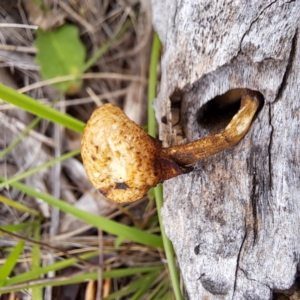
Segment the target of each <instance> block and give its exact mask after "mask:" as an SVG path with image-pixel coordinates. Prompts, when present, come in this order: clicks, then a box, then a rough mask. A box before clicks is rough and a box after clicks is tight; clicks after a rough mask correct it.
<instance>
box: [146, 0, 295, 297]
mask: <svg viewBox="0 0 300 300" xmlns="http://www.w3.org/2000/svg"><path fill="white" fill-rule="evenodd" d="M152 6H153V24H154V27H155V29H156V31H157V32H158V34H159V36H160V39H161V41H162V44H163V49H164V53H163V59H162V65H161V70H162V78H161V90H160V92H159V94H158V97H157V99H156V102H155V108H156V116H157V120H159V121H160V129H159V130H160V139H161V140H162V141H163V146H164V147H169V146H174V145H176V144H177V143H179V142H180V141H181V140H182V139H186V140H187V141H193V140H196V139H199V138H202V137H204V136H207V135H210V134H214V133H215V132H217V131H218V130H219V126H221V123H222V122H223V121H219V119H218V116H223V115H225V120H226V118H227V114H230V111H231V108H229V109H228V111H227V110H226V105H225V102H226V101H227V100H229V101H230V100H232V101H233V102H234V101H235V99H234V98H235V96H234V95H235V91H237V90H239V89H241V88H248V89H250V90H254V91H258V92H260V93H261V95H262V96H263V98H264V106H263V107H262V109H261V111H260V112H259V114H258V117H257V118H256V120H255V122H254V123H253V124H252V126H251V128H250V130H249V132H248V133H247V135H246V136H245V137H244V139H242V141H241V142H240V143H239V144H237V145H236V146H235V147H232V148H230V149H228V150H225V151H223V152H221V153H218V154H216V155H214V156H211V157H209V158H205V159H203V160H201V161H200V162H199V163H197V164H196V165H195V169H194V171H193V172H191V173H189V174H186V175H184V176H179V177H176V178H173V179H170V180H168V181H166V182H165V183H164V199H165V202H164V207H163V211H162V214H163V216H162V217H163V223H164V225H165V229H166V233H167V235H168V237H169V238H170V239H171V241H172V243H173V245H174V249H175V252H176V254H177V258H178V262H179V266H180V269H181V273H182V276H183V279H184V282H185V286H186V289H187V292H188V294H189V297H190V299H218V300H219V299H256V300H260V299H261V300H265V299H272V298H274V299H276V295H278V293H279V291H280V290H287V289H289V288H290V287H291V286H292V285H293V284H294V282H295V280H296V277H297V272H298V265H299V257H300V225H299V224H300V218H299V217H300V209H299V201H300V180H299V178H300V142H299V136H300V113H299V112H300V96H299V94H300V89H299V86H300V76H299V74H300V39H299V24H300V2H299V1H246V0H242V1H239V2H238V4H237V3H236V2H235V1H208V0H207V1H206V0H201V1H191V0H184V1H178V0H166V1H157V0H152ZM210 101H212V102H210ZM222 104H224V110H223V109H222ZM233 105H234V104H233ZM215 107H217V109H218V113H217V114H215V113H214V111H213V110H214V108H215ZM232 109H233V110H234V107H233V108H232ZM175 111H177V112H178V111H179V118H178V115H176V118H172V113H173V112H175ZM174 119H176V121H175V122H176V123H175V122H172V121H174Z"/></svg>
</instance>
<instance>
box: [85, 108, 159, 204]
mask: <svg viewBox="0 0 300 300" xmlns="http://www.w3.org/2000/svg"><path fill="white" fill-rule="evenodd" d="M157 142H158V141H155V140H154V139H153V138H152V137H150V136H149V135H148V134H147V133H146V132H145V131H144V130H143V129H141V128H140V127H139V126H138V125H137V124H135V123H134V122H133V121H131V120H130V119H129V118H128V117H127V116H126V115H125V114H124V113H123V111H122V110H121V109H120V108H118V107H117V106H114V105H112V104H104V105H103V106H101V107H99V108H97V109H96V110H95V111H94V112H93V114H92V116H91V118H90V119H89V121H88V122H87V125H86V126H85V129H84V133H83V137H82V141H81V156H82V160H83V164H84V167H85V169H86V172H87V175H88V178H89V179H90V181H91V182H92V184H93V185H94V186H95V187H96V188H97V189H98V190H99V191H100V192H101V193H102V194H104V195H105V196H106V197H107V198H108V199H110V200H113V201H116V202H119V203H122V202H132V201H135V200H138V199H140V198H142V197H143V196H144V195H145V194H146V193H147V191H148V190H149V189H150V188H151V187H153V186H155V185H157V184H158V183H159V182H160V181H161V179H160V176H159V174H158V172H157V171H156V170H155V166H156V161H157V156H158V155H159V152H160V150H161V145H160V144H159V145H160V147H158V144H157Z"/></svg>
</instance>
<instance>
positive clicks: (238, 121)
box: [162, 94, 259, 166]
mask: <svg viewBox="0 0 300 300" xmlns="http://www.w3.org/2000/svg"><path fill="white" fill-rule="evenodd" d="M258 107H259V101H258V99H257V98H256V97H255V96H254V95H250V94H246V95H244V96H243V97H242V100H241V107H240V109H239V111H238V112H237V113H236V114H235V115H234V117H233V118H232V120H231V121H230V123H229V124H228V126H227V127H226V128H225V129H224V130H223V131H222V132H220V133H217V134H214V135H211V136H207V137H204V138H201V139H199V140H196V141H193V142H190V143H187V144H185V145H177V146H172V147H169V148H163V149H162V154H163V156H166V157H169V158H170V159H172V160H174V161H175V162H176V163H177V164H178V165H179V166H186V165H190V164H194V163H195V162H197V161H199V160H200V159H203V158H206V157H209V156H211V155H213V154H216V153H218V152H221V151H223V150H225V149H227V148H230V147H232V146H233V145H235V144H237V143H238V142H239V141H240V140H241V139H242V138H243V137H244V135H245V134H246V133H247V131H248V129H249V127H250V124H251V122H252V119H253V117H254V115H255V113H256V111H257V109H258Z"/></svg>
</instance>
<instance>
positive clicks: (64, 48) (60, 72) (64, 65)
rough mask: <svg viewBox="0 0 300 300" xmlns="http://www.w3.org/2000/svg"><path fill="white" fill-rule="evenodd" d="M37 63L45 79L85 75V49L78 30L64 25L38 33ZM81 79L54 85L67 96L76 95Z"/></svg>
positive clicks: (36, 43)
mask: <svg viewBox="0 0 300 300" xmlns="http://www.w3.org/2000/svg"><path fill="white" fill-rule="evenodd" d="M36 34H37V39H36V40H35V46H36V47H37V48H38V53H37V55H36V61H37V62H38V64H39V65H40V68H41V74H42V76H43V78H44V79H51V78H55V77H59V76H65V75H75V76H78V77H79V76H80V75H81V74H82V73H83V69H84V61H85V48H84V46H83V44H82V42H81V41H80V39H79V32H78V28H77V27H76V26H73V25H64V26H62V27H60V28H58V29H56V30H53V31H43V30H41V29H38V30H37V31H36ZM81 83H82V82H81V79H79V78H77V79H74V80H73V81H67V82H60V83H56V84H54V86H55V87H56V88H58V89H59V90H60V91H62V92H64V93H67V94H75V93H76V92H78V90H79V89H80V87H81Z"/></svg>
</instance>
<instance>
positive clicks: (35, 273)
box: [5, 251, 98, 286]
mask: <svg viewBox="0 0 300 300" xmlns="http://www.w3.org/2000/svg"><path fill="white" fill-rule="evenodd" d="M96 255H98V251H93V252H89V253H85V254H82V255H79V258H81V259H88V258H91V257H94V256H96ZM77 261H78V260H77V259H76V258H68V259H65V260H63V261H59V262H56V263H54V264H52V265H49V266H45V267H39V268H35V269H33V270H31V271H28V272H26V273H22V274H19V275H16V276H14V277H12V278H10V279H8V280H7V281H6V282H5V286H10V285H15V284H20V283H22V282H27V281H32V280H34V279H36V278H39V277H40V276H42V275H44V274H47V273H48V272H51V271H60V270H62V269H64V268H67V267H69V266H72V265H73V264H75V263H76V262H77Z"/></svg>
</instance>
